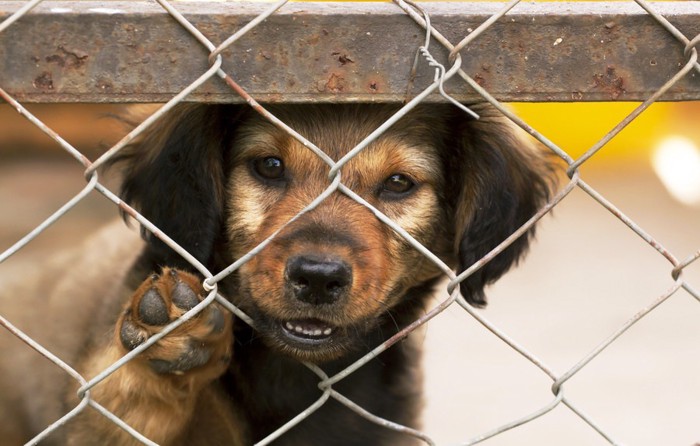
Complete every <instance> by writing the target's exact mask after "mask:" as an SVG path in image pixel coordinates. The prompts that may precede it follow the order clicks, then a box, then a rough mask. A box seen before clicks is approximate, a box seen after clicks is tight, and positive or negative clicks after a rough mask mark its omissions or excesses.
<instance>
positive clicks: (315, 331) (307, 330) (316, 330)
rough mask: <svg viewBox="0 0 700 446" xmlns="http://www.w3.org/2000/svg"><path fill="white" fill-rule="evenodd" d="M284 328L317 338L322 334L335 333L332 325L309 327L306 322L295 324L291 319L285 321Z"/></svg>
mask: <svg viewBox="0 0 700 446" xmlns="http://www.w3.org/2000/svg"><path fill="white" fill-rule="evenodd" d="M284 328H285V329H287V330H289V331H291V332H293V333H296V334H300V335H304V336H308V337H316V338H318V337H321V336H330V334H331V333H333V328H331V327H326V328H323V327H308V326H305V325H304V324H295V323H293V322H289V321H287V322H285V323H284Z"/></svg>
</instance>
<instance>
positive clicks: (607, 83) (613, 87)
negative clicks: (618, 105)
mask: <svg viewBox="0 0 700 446" xmlns="http://www.w3.org/2000/svg"><path fill="white" fill-rule="evenodd" d="M593 83H594V86H595V88H596V89H599V90H603V91H605V92H607V93H608V95H609V96H610V98H611V99H617V98H619V97H620V96H621V95H623V94H624V93H625V80H624V79H623V78H622V77H620V76H618V75H617V73H616V72H615V67H613V66H611V65H609V66H608V67H607V69H606V70H605V73H602V74H601V73H596V74H594V75H593Z"/></svg>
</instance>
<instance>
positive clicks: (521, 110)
mask: <svg viewBox="0 0 700 446" xmlns="http://www.w3.org/2000/svg"><path fill="white" fill-rule="evenodd" d="M638 106H639V104H638V103H631V102H599V103H540V104H531V103H528V104H524V103H523V104H512V108H513V109H514V110H515V111H516V113H517V114H518V115H519V116H520V117H521V118H523V119H524V120H525V121H526V122H527V123H528V124H529V125H531V126H532V127H533V128H534V129H535V130H537V131H538V132H540V133H541V134H543V135H545V136H547V137H548V138H549V139H550V140H551V141H552V142H553V143H555V144H557V145H558V146H559V147H561V148H562V150H564V151H565V152H567V153H568V154H569V155H570V156H571V157H572V158H574V159H577V158H578V157H580V156H581V155H582V154H584V153H585V152H586V151H587V150H589V149H590V148H591V147H593V146H594V145H595V144H596V143H597V142H598V141H599V140H601V139H602V138H603V137H604V136H605V135H606V134H607V133H608V132H609V131H610V130H612V129H613V128H614V127H615V126H616V125H617V124H618V123H619V122H620V121H622V120H623V119H624V118H625V117H626V116H627V115H629V114H630V113H631V112H632V111H633V110H634V109H635V108H637V107H638ZM674 107H675V104H673V103H668V102H665V103H656V104H652V105H651V107H649V108H648V109H647V110H646V111H644V112H643V113H642V114H641V115H640V116H638V117H637V118H636V119H635V120H634V121H632V123H630V124H629V125H628V126H627V127H626V128H625V129H623V130H622V131H621V132H620V133H619V134H618V135H617V136H615V137H614V138H613V139H612V140H611V141H610V142H609V143H608V144H606V145H605V146H604V147H603V148H602V149H601V150H600V151H599V152H598V153H597V154H596V155H595V157H594V158H595V159H596V160H597V161H603V160H604V161H614V162H619V161H630V160H633V159H637V160H639V159H644V160H646V159H648V158H649V156H650V153H651V150H652V149H653V148H654V147H655V145H656V143H657V141H658V140H659V139H660V138H662V137H663V136H665V135H668V134H669V132H670V131H674V130H675V131H681V130H682V129H671V128H669V123H670V122H671V121H672V119H671V117H672V116H673V114H674Z"/></svg>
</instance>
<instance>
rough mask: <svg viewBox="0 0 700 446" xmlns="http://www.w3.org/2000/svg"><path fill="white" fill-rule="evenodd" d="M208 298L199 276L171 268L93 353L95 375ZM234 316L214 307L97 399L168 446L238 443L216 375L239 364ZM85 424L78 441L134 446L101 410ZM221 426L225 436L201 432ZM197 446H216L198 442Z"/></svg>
mask: <svg viewBox="0 0 700 446" xmlns="http://www.w3.org/2000/svg"><path fill="white" fill-rule="evenodd" d="M204 295H205V292H204V290H203V289H202V286H201V284H200V281H199V279H198V278H197V277H195V276H193V275H191V274H189V273H186V272H182V271H178V270H175V269H167V268H166V269H164V270H163V272H162V274H160V275H153V276H151V277H150V278H149V279H147V280H146V281H145V282H143V283H142V284H141V286H140V287H139V288H138V289H137V290H136V292H135V293H134V294H133V295H132V296H131V299H130V300H129V302H128V303H127V305H126V307H125V309H124V311H123V312H122V315H121V316H120V318H119V320H118V322H117V326H116V330H115V335H114V340H113V342H112V345H110V346H108V347H106V348H105V349H103V350H102V351H100V352H99V353H97V354H93V355H91V356H90V358H89V360H88V364H86V366H87V367H86V368H87V370H86V373H87V374H88V376H92V375H94V374H96V373H99V372H100V371H101V370H103V369H104V368H106V367H108V366H109V365H110V364H112V363H113V362H115V361H116V360H118V359H119V358H120V357H122V356H123V355H124V354H125V353H126V352H128V351H130V350H133V349H134V348H136V347H138V346H139V345H141V344H143V343H144V342H146V340H147V339H148V338H150V337H151V336H153V335H154V334H156V333H158V332H159V331H160V330H161V329H162V328H163V327H164V326H165V325H167V324H168V323H170V322H172V321H173V320H175V319H176V318H178V317H179V316H181V315H182V314H184V313H185V312H186V311H187V310H189V309H191V308H193V307H194V306H195V305H197V304H198V303H199V302H200V301H201V299H202V297H203V296H204ZM231 324H232V317H231V315H230V313H229V312H228V311H225V310H222V309H221V308H220V307H219V306H218V305H217V304H213V305H210V306H208V307H207V308H206V309H204V310H203V311H202V312H200V313H199V314H198V315H197V316H195V317H194V318H192V319H191V320H189V321H187V322H185V323H184V324H182V325H181V326H179V327H178V328H177V329H175V330H174V331H172V332H171V333H169V334H168V335H166V336H165V337H164V338H162V339H161V340H159V341H158V342H156V343H155V344H154V345H152V346H151V347H149V348H148V349H146V350H145V351H144V352H143V353H142V354H141V355H138V356H137V357H136V358H134V359H133V360H132V361H130V362H128V363H127V364H126V365H124V366H123V367H121V368H120V369H118V370H117V371H116V372H115V373H114V374H112V375H111V376H109V377H108V378H106V379H105V380H104V381H103V382H101V383H99V384H98V385H96V386H95V387H94V388H93V389H92V390H91V392H90V397H91V398H93V399H94V400H95V401H97V402H98V403H99V404H101V405H103V406H105V407H106V408H107V409H109V410H110V411H111V412H112V413H114V414H115V415H117V416H118V417H119V418H121V419H122V420H123V421H125V422H126V423H127V424H129V425H130V426H131V427H133V428H134V429H136V430H137V431H138V432H140V433H142V434H143V435H145V436H146V437H148V438H149V439H151V440H153V441H155V442H157V443H158V444H161V445H171V444H181V443H183V442H185V441H197V437H198V436H199V435H201V436H202V437H207V436H212V437H216V438H219V439H222V437H223V438H226V439H227V440H228V441H227V444H231V443H232V442H233V444H236V443H235V441H236V440H235V438H232V437H235V436H237V435H236V432H235V430H236V429H235V425H236V424H237V423H236V422H235V419H234V418H235V417H234V416H233V410H232V409H231V408H230V407H229V405H230V403H229V402H227V401H226V399H225V398H224V397H222V393H221V391H217V390H218V383H216V382H215V380H216V378H218V377H220V376H221V375H222V374H223V373H224V371H225V370H226V368H227V366H228V363H229V361H230V360H231V355H232V348H233V339H232V336H233V334H232V328H231ZM87 412H88V413H86V414H85V416H84V417H83V418H82V419H80V420H78V422H77V423H76V426H75V428H74V429H73V432H72V433H71V434H70V438H71V441H69V443H70V444H76V445H78V444H93V442H94V441H95V440H96V439H98V440H99V442H100V443H101V444H132V443H135V441H134V440H133V438H132V437H131V436H130V435H129V434H127V433H126V432H124V431H123V430H122V429H120V428H119V427H117V426H116V425H115V424H113V423H112V422H110V421H108V420H107V419H106V418H104V417H102V416H101V415H100V414H98V413H96V411H93V410H87ZM212 418H213V419H216V420H217V421H218V430H219V431H220V432H218V433H216V432H203V431H201V432H200V431H198V429H199V428H201V427H202V426H203V425H211V421H212ZM197 444H209V442H207V441H198V442H197Z"/></svg>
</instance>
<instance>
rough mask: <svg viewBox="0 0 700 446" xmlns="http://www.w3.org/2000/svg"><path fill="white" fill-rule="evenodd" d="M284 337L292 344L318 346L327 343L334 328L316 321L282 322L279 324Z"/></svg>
mask: <svg viewBox="0 0 700 446" xmlns="http://www.w3.org/2000/svg"><path fill="white" fill-rule="evenodd" d="M280 326H281V328H282V332H283V333H284V335H285V336H286V337H287V338H289V339H290V340H292V341H293V342H301V343H308V344H312V345H319V344H322V343H324V342H326V341H328V340H329V339H330V338H331V337H332V336H333V333H334V332H335V330H336V328H335V327H333V326H332V325H329V324H327V323H325V322H323V321H319V320H317V319H304V320H294V321H284V322H282V323H280Z"/></svg>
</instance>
